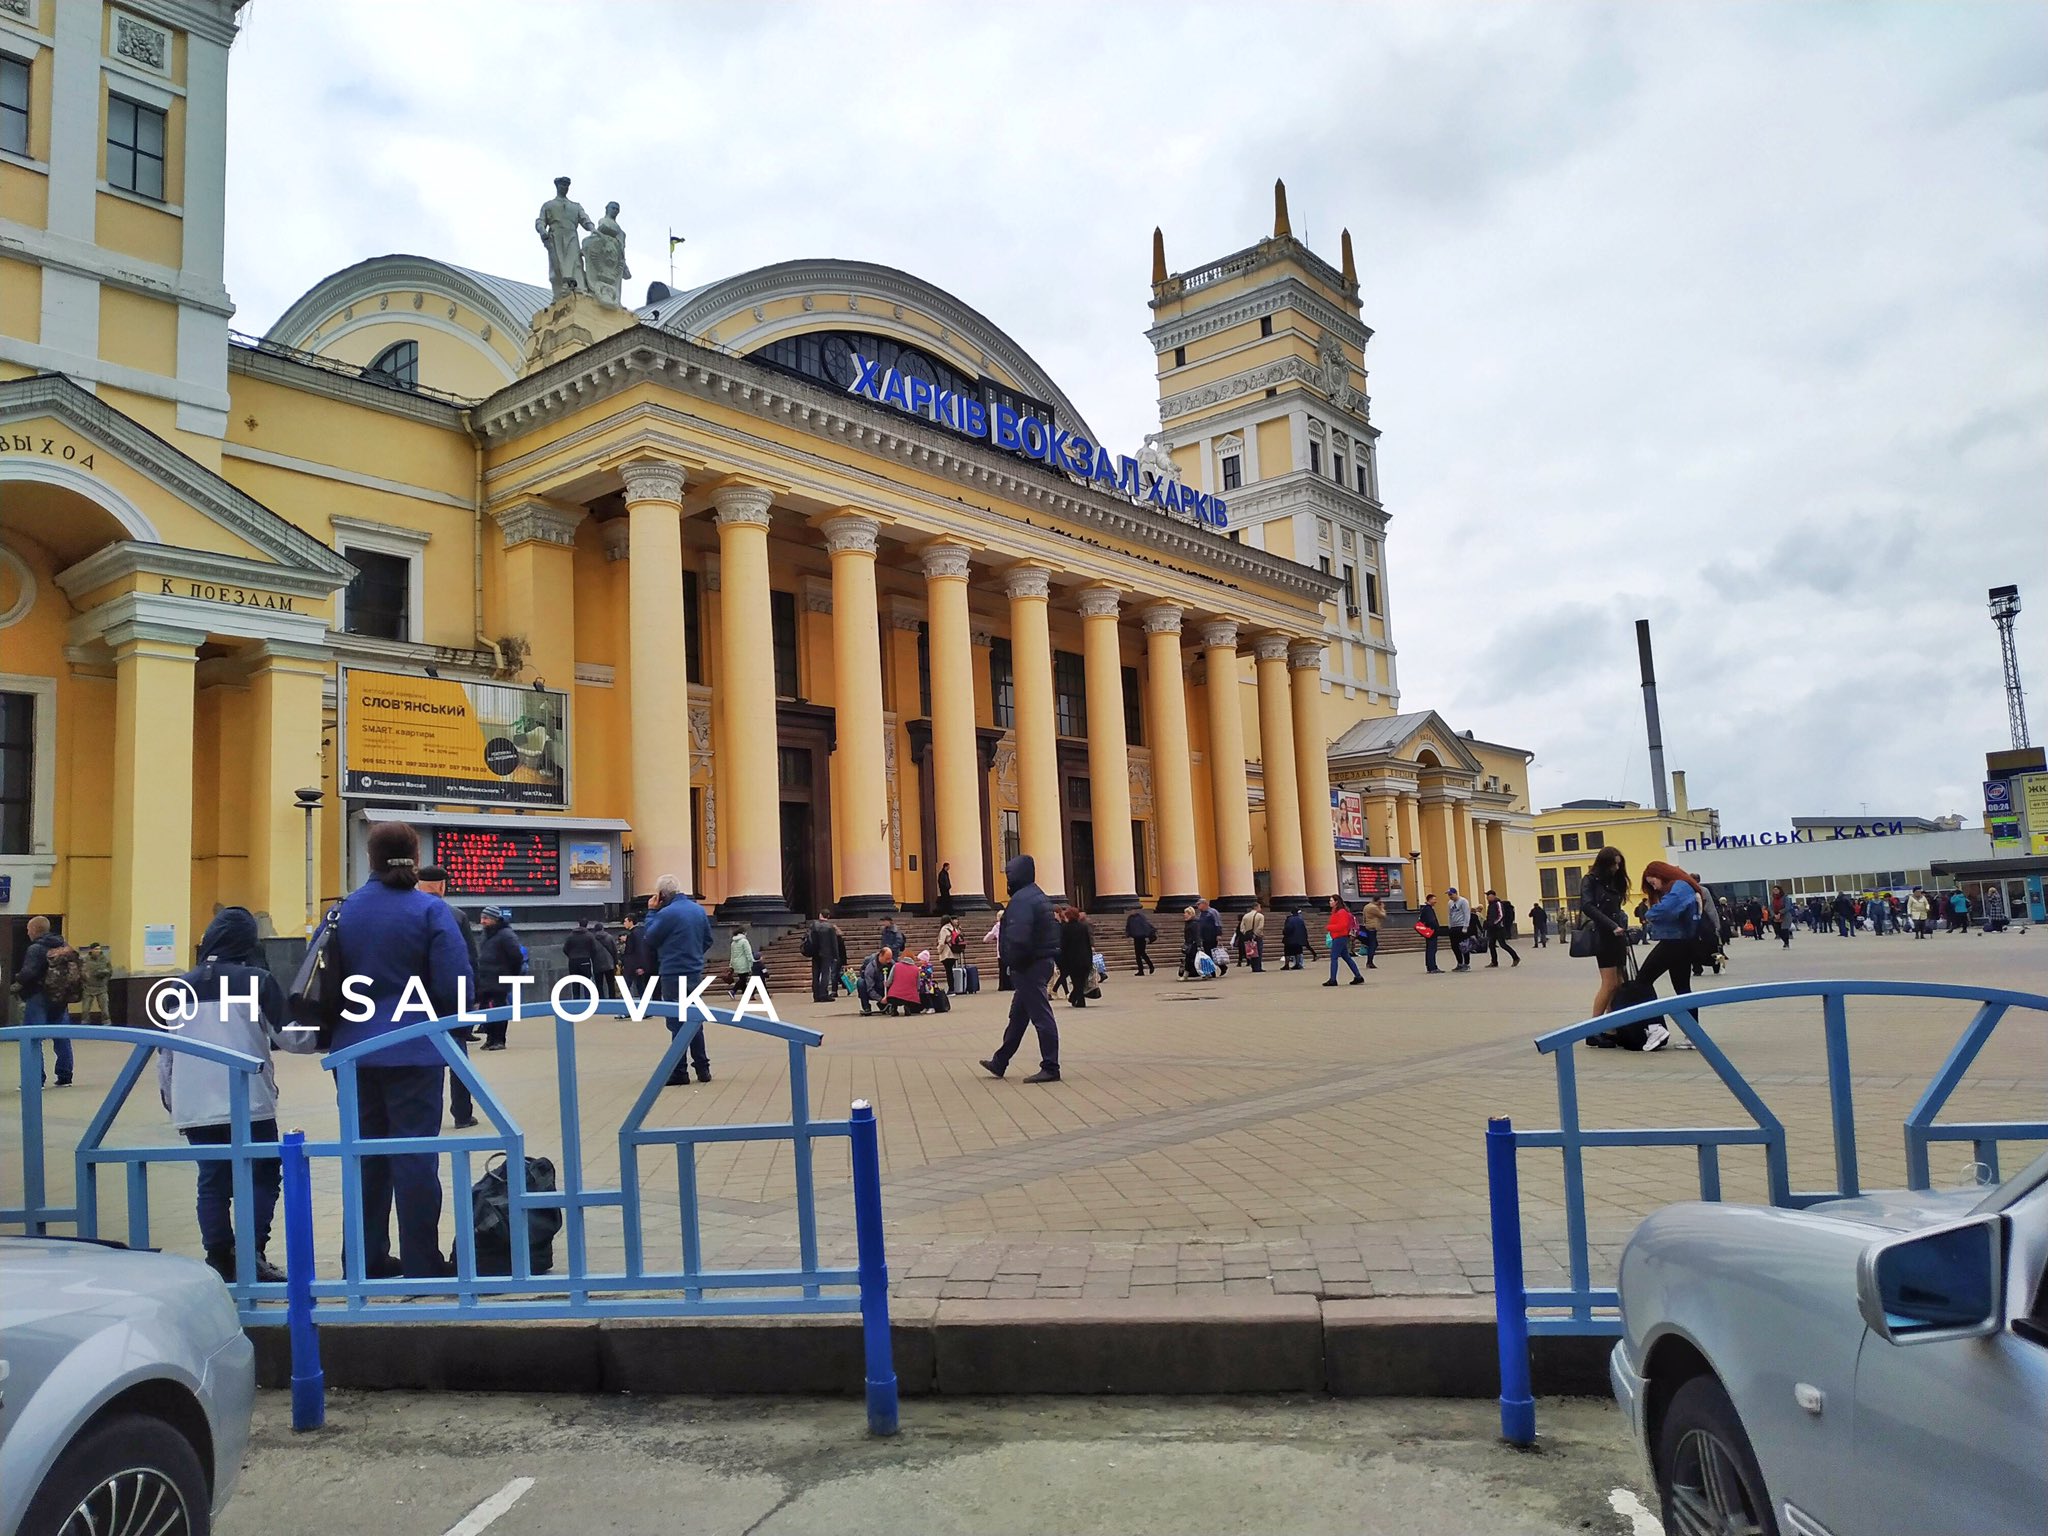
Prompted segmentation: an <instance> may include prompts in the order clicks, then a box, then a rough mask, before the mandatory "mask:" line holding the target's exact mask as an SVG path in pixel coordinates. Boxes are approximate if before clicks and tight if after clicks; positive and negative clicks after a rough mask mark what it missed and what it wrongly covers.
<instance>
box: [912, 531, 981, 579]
mask: <svg viewBox="0 0 2048 1536" xmlns="http://www.w3.org/2000/svg"><path fill="white" fill-rule="evenodd" d="M919 553H920V555H921V556H922V558H923V561H924V575H925V580H927V581H965V580H966V579H967V566H968V561H969V558H970V557H971V555H972V553H973V552H972V551H971V550H969V549H968V547H967V546H966V545H965V544H954V543H951V542H949V541H947V540H944V539H941V540H940V541H939V542H938V543H936V544H927V545H925V547H924V548H923V549H922V550H921V551H920V552H919Z"/></svg>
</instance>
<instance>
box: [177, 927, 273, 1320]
mask: <svg viewBox="0 0 2048 1536" xmlns="http://www.w3.org/2000/svg"><path fill="white" fill-rule="evenodd" d="M184 982H185V985H186V986H187V987H189V988H190V989H191V997H192V1000H193V1003H194V1016H193V1017H192V1018H190V1019H188V1020H185V1021H184V1022H183V1024H182V1027H181V1028H180V1029H179V1031H178V1033H180V1034H182V1035H184V1036H185V1037H186V1038H187V1039H192V1040H203V1041H205V1042H207V1043H208V1044H209V1045H224V1046H227V1047H228V1048H229V1049H230V1050H237V1051H243V1052H246V1053H247V1054H248V1055H251V1056H254V1057H257V1058H258V1059H260V1060H261V1061H262V1062H263V1070H262V1071H260V1072H255V1073H251V1074H250V1076H249V1139H250V1140H251V1141H276V1140H277V1073H276V1071H275V1070H274V1069H273V1068H272V1066H271V1064H270V1053H271V1050H272V1049H273V1048H274V1047H275V1046H276V1045H277V1044H278V1043H279V1039H280V1032H281V1031H282V1030H283V1028H284V1025H285V1000H284V989H283V988H282V987H280V986H279V985H278V984H277V978H276V977H274V976H272V975H271V974H270V972H269V970H268V969H266V968H265V966H264V963H263V952H262V949H261V948H260V946H259V944H258V942H257V937H256V919H255V918H254V917H252V916H251V915H250V913H249V910H248V908H246V907H223V908H221V910H220V912H219V913H218V914H217V915H216V916H215V917H214V920H213V921H212V922H211V923H209V924H208V925H207V928H206V933H205V935H204V936H203V937H202V938H201V939H200V941H199V966H198V968H197V969H195V970H191V971H188V972H186V973H185V977H184ZM223 988H225V1006H223ZM251 994H254V996H255V999H256V1005H255V1007H254V1008H251V1007H250V1005H249V998H250V996H251ZM228 1072H229V1069H228V1068H227V1067H223V1066H218V1065H216V1064H215V1063H213V1062H210V1061H201V1060H199V1058H197V1057H196V1056H188V1055H186V1054H185V1053H183V1052H181V1051H159V1052H157V1057H156V1073H157V1089H158V1091H159V1092H160V1093H161V1094H162V1096H163V1101H164V1108H165V1109H167V1110H168V1111H170V1115H171V1123H172V1124H173V1125H175V1126H176V1127H177V1128H178V1129H179V1130H180V1131H181V1132H183V1134H184V1137H185V1139H186V1140H187V1141H189V1142H190V1143H192V1145H193V1146H195V1147H200V1146H225V1145H227V1143H228V1141H229V1140H230V1138H231V1137H232V1136H233V1134H234V1132H233V1128H232V1126H231V1125H230V1123H229V1121H230V1114H229V1109H228ZM249 1175H250V1181H251V1183H252V1184H253V1185H254V1186H255V1188H254V1193H255V1197H256V1210H255V1217H256V1221H255V1234H256V1269H255V1273H256V1279H257V1280H258V1281H259V1282H262V1283H266V1284H275V1283H279V1282H282V1281H283V1279H284V1271H283V1270H281V1269H279V1268H278V1267H277V1266H276V1265H274V1264H272V1263H271V1262H270V1260H269V1258H268V1257H267V1256H266V1254H265V1250H266V1249H267V1248H268V1247H269V1246H270V1224H271V1218H272V1217H273V1216H275V1215H276V1213H277V1193H278V1189H279V1188H280V1186H281V1185H282V1184H283V1181H284V1166H283V1164H281V1163H280V1162H279V1161H278V1160H277V1159H276V1158H274V1157H259V1158H251V1159H250V1161H249ZM234 1189H235V1165H234V1164H233V1163H232V1162H230V1161H227V1160H225V1159H222V1160H220V1161H216V1162H203V1163H201V1164H199V1210H198V1214H199V1236H200V1240H201V1241H202V1242H203V1243H204V1244H205V1245H206V1262H207V1263H208V1264H209V1265H210V1266H212V1268H213V1270H214V1271H215V1272H216V1273H217V1274H218V1275H219V1276H220V1277H221V1278H222V1279H223V1280H225V1281H227V1282H228V1283H229V1284H230V1285H232V1284H234V1281H235V1225H234V1218H233V1214H232V1211H231V1208H230V1207H231V1202H232V1199H233V1196H234Z"/></svg>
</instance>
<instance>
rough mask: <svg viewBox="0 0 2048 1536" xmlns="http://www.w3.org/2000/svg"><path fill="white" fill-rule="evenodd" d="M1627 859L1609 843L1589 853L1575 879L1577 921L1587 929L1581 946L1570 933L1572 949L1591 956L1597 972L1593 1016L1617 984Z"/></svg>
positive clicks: (1624, 944) (1624, 937)
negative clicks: (1581, 876) (1589, 861)
mask: <svg viewBox="0 0 2048 1536" xmlns="http://www.w3.org/2000/svg"><path fill="white" fill-rule="evenodd" d="M1628 893H1629V879H1628V861H1627V860H1626V859H1624V858H1623V857H1622V853H1621V850H1620V849H1619V848H1617V847H1615V846H1614V845H1613V844H1612V843H1609V844H1608V845H1607V846H1606V847H1605V848H1602V849H1601V850H1600V851H1599V852H1598V853H1597V854H1595V855H1594V856H1593V867H1592V868H1591V869H1589V870H1587V871H1586V877H1585V879H1583V880H1581V881H1580V882H1579V922H1580V924H1581V925H1582V926H1584V927H1586V928H1588V929H1590V930H1591V932H1590V934H1589V935H1588V936H1587V943H1586V947H1585V948H1584V949H1583V950H1582V949H1581V946H1580V941H1579V939H1578V938H1577V937H1576V936H1574V938H1573V941H1572V953H1573V954H1574V955H1579V954H1585V955H1589V956H1591V958H1592V959H1593V961H1594V964H1595V965H1596V966H1597V967H1598V969H1599V972H1600V981H1599V985H1598V986H1596V987H1595V988H1594V990H1593V1016H1594V1017H1595V1018H1597V1017H1599V1016H1600V1015H1601V1014H1603V1013H1605V1012H1607V1010H1608V1008H1609V1006H1610V1005H1611V1004H1612V1003H1613V1001H1614V991H1615V988H1617V987H1619V986H1620V985H1621V963H1622V956H1623V955H1624V954H1625V953H1626V952H1627V950H1628V917H1627V914H1626V912H1625V911H1624V904H1625V903H1626V902H1627V901H1628Z"/></svg>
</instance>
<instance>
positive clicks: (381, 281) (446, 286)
mask: <svg viewBox="0 0 2048 1536" xmlns="http://www.w3.org/2000/svg"><path fill="white" fill-rule="evenodd" d="M400 288H410V289H412V290H413V291H414V292H416V293H432V294H437V295H439V296H440V297H441V298H444V299H453V300H455V301H456V302H457V303H458V304H463V305H466V306H468V308H469V309H470V310H471V311H473V312H474V313H476V314H478V315H481V316H483V318H484V321H485V325H486V329H485V331H484V332H483V333H482V334H480V335H479V336H478V338H477V339H478V340H479V341H481V342H483V344H484V345H486V346H489V345H490V343H491V340H492V337H493V335H495V334H496V332H497V331H498V330H502V331H503V332H504V333H505V334H506V335H507V336H508V337H509V338H510V339H511V340H512V341H513V342H515V343H517V342H520V341H521V340H523V339H524V337H525V335H526V332H527V328H528V327H529V326H530V325H531V324H532V323H533V316H532V315H522V314H518V313H516V312H515V311H514V310H512V309H510V308H508V307H507V306H506V304H505V302H504V300H503V299H501V298H500V297H499V296H498V295H497V294H495V293H493V292H492V291H491V290H490V289H489V288H486V287H485V286H484V285H483V284H482V283H480V282H478V281H477V280H476V279H475V278H473V277H470V276H469V275H468V274H467V273H464V272H459V271H457V270H456V269H454V268H453V267H450V266H448V265H447V264H446V263H445V262H439V261H435V260H434V259H433V258H432V257H429V256H410V255H402V254H401V255H394V256H373V257H371V258H370V259H369V260H367V261H359V262H357V263H356V264H355V265H354V266H352V267H344V268H342V269H341V271H339V272H335V273H331V274H329V275H328V276H326V277H324V278H322V279H321V280H320V281H319V282H317V283H315V284H314V285H313V286H312V287H311V288H308V289H307V290H306V291H305V292H304V293H302V294H300V295H299V297H298V298H296V299H294V300H293V301H292V304H291V307H290V308H289V309H287V310H286V311H285V312H284V313H283V314H281V315H279V316H278V317H277V321H276V323H275V324H273V325H272V326H271V327H270V329H269V330H267V331H265V332H264V333H263V336H264V339H265V340H266V341H277V342H281V343H283V344H284V345H286V346H293V347H296V346H300V345H302V344H303V342H304V341H305V340H306V339H307V338H308V337H310V336H311V335H312V334H313V331H314V329H315V327H317V326H318V325H319V324H320V323H321V322H322V321H323V320H325V319H326V318H327V316H328V315H330V314H331V313H333V312H334V311H335V310H337V309H343V308H346V307H347V306H348V305H349V304H351V303H356V302H360V301H361V300H363V299H366V298H368V297H369V296H370V295H371V294H375V293H383V292H386V291H388V290H394V289H400ZM543 307H545V306H543ZM536 313H538V311H536Z"/></svg>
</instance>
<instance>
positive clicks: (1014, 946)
mask: <svg viewBox="0 0 2048 1536" xmlns="http://www.w3.org/2000/svg"><path fill="white" fill-rule="evenodd" d="M1003 878H1004V879H1005V880H1007V881H1008V882H1009V885H1010V904H1009V905H1008V906H1007V907H1005V908H1004V909H1003V926H1002V933H1001V934H1000V936H999V938H1000V942H1001V945H1002V958H1003V961H1004V963H1005V964H1006V965H1007V966H1008V968H1009V972H1010V977H1011V980H1012V981H1013V982H1014V983H1015V987H1016V990H1015V991H1014V992H1013V993H1012V994H1011V996H1010V1022H1009V1026H1008V1027H1007V1028H1006V1029H1004V1031H1003V1043H1002V1044H1001V1045H1000V1046H998V1047H997V1048H996V1053H995V1055H993V1056H990V1057H988V1058H987V1059H986V1060H984V1061H983V1062H982V1063H981V1065H982V1068H983V1070H985V1071H986V1072H987V1073H988V1074H989V1075H990V1076H991V1077H1001V1076H1002V1075H1003V1073H1004V1072H1005V1071H1006V1070H1008V1068H1009V1065H1010V1058H1011V1057H1013V1056H1015V1055H1016V1054H1017V1047H1018V1046H1020V1045H1022V1044H1023V1043H1024V1029H1025V1026H1026V1025H1029V1026H1030V1027H1032V1028H1033V1029H1035V1030H1037V1032H1038V1057H1039V1061H1038V1070H1037V1071H1036V1072H1034V1073H1033V1074H1032V1075H1031V1076H1029V1077H1027V1078H1025V1079H1024V1081H1025V1082H1027V1083H1056V1082H1058V1081H1059V1080H1060V1026H1059V1021H1058V1020H1057V1019H1055V1018H1054V1017H1053V1011H1052V999H1051V998H1050V997H1048V996H1047V995H1046V988H1047V987H1048V986H1050V985H1051V983H1052V968H1053V961H1054V960H1055V959H1056V958H1057V957H1058V955H1059V951H1060V925H1059V920H1058V919H1057V918H1056V917H1055V916H1054V915H1053V910H1052V903H1051V902H1050V901H1048V900H1047V899H1046V895H1045V892H1043V891H1041V890H1040V889H1039V888H1038V883H1037V881H1038V865H1037V863H1036V862H1035V861H1034V860H1033V859H1032V857H1031V855H1030V854H1028V853H1020V854H1018V855H1017V857H1016V858H1014V859H1012V860H1010V862H1009V863H1008V864H1006V865H1004V866H1003Z"/></svg>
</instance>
